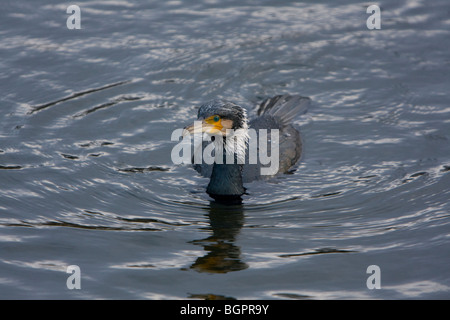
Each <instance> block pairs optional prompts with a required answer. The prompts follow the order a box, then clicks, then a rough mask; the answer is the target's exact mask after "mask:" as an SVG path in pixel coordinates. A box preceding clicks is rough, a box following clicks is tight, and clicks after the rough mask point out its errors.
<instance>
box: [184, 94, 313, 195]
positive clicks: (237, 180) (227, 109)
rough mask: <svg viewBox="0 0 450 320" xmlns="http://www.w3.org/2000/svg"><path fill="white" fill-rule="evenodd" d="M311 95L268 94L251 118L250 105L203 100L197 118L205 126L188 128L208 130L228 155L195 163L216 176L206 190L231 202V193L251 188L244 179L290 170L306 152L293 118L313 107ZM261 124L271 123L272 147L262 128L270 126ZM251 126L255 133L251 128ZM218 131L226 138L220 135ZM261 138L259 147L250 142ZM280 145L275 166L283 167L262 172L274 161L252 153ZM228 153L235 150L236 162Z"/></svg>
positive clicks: (186, 131) (268, 129) (217, 146)
mask: <svg viewBox="0 0 450 320" xmlns="http://www.w3.org/2000/svg"><path fill="white" fill-rule="evenodd" d="M310 101H311V100H310V99H309V98H307V97H302V96H299V95H278V96H274V97H272V98H267V99H266V100H264V101H263V102H262V103H261V104H260V105H259V107H258V108H257V110H256V114H257V117H255V118H254V119H252V120H250V121H249V120H248V119H247V112H246V110H245V109H244V108H242V107H240V106H238V105H237V104H235V103H233V102H230V101H226V100H212V101H209V102H207V103H205V104H203V105H202V106H201V107H200V109H199V110H198V117H197V120H198V121H201V127H199V126H198V125H197V126H196V125H194V124H192V125H190V126H187V127H185V128H184V134H185V135H186V134H189V133H190V134H196V133H202V134H203V133H204V132H206V133H207V134H208V135H209V136H210V138H211V141H213V143H214V146H215V150H221V149H222V150H223V153H222V157H223V161H217V160H218V159H219V160H220V155H219V156H218V157H216V159H215V161H214V163H212V164H208V163H205V162H204V161H202V162H201V163H194V169H195V170H197V171H198V172H199V173H200V174H201V175H202V176H205V177H209V178H210V182H209V184H208V187H207V190H206V192H207V193H208V194H209V195H210V196H211V197H212V198H214V199H216V200H225V202H227V201H228V200H230V199H236V198H239V199H240V197H241V195H243V194H244V193H245V188H244V186H243V184H244V183H247V182H251V181H254V180H260V179H265V178H268V177H273V176H274V175H276V174H278V173H286V172H288V171H289V169H290V168H291V167H292V166H293V165H295V164H296V163H297V161H298V160H299V159H300V156H301V153H302V141H301V137H300V133H299V131H297V130H296V129H295V128H294V126H293V125H292V121H293V119H294V118H295V117H296V116H297V115H299V114H302V113H305V112H306V111H307V109H308V106H309V104H310ZM261 129H266V132H267V142H266V143H267V144H266V146H267V147H266V148H267V149H263V150H261V147H262V145H261V140H260V139H259V138H260V137H261V132H262V131H264V130H261ZM274 129H278V144H275V145H273V144H271V143H272V141H271V140H272V139H273V138H276V137H277V136H276V135H274V132H275V131H276V130H275V131H274ZM250 131H251V133H253V135H252V134H249V133H250ZM218 137H219V138H221V139H217V138H218ZM264 137H265V136H264ZM257 142H259V143H257ZM209 143H210V142H208V141H204V142H203V143H202V145H201V147H202V150H204V148H205V147H206V146H207V144H209ZM252 143H253V144H252ZM255 143H257V144H256V145H257V148H256V149H251V147H250V145H255ZM263 143H264V142H263ZM274 143H276V141H274ZM271 146H272V147H271ZM273 146H276V147H277V148H273ZM275 149H278V150H279V154H278V162H277V163H276V166H275V168H276V169H277V170H275V172H272V173H271V174H270V175H268V174H262V171H261V169H263V168H267V167H268V165H267V161H266V162H265V163H263V161H261V159H260V157H256V158H257V162H256V163H255V162H254V159H255V158H253V162H252V161H250V160H251V159H252V158H251V155H250V154H249V153H250V152H249V151H251V152H255V151H256V152H257V153H258V154H259V153H260V152H261V151H266V155H267V153H273V151H274V150H275ZM227 155H228V156H230V155H231V158H232V160H234V161H233V163H230V161H227V159H226V157H227ZM253 156H255V155H253ZM271 156H273V154H271ZM228 159H229V158H228ZM266 159H267V158H266Z"/></svg>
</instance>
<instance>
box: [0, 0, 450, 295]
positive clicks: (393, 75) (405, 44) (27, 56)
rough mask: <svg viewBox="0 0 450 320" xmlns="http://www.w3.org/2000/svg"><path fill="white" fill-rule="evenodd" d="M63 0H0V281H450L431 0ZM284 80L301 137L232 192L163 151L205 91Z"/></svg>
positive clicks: (436, 6)
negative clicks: (233, 198) (290, 161)
mask: <svg viewBox="0 0 450 320" xmlns="http://www.w3.org/2000/svg"><path fill="white" fill-rule="evenodd" d="M77 4H78V5H79V6H80V8H81V27H82V29H81V30H68V29H67V27H66V19H67V18H68V16H69V15H68V14H66V9H67V6H68V5H67V4H66V3H63V2H61V1H46V2H45V4H36V2H35V1H29V0H28V1H27V0H21V1H16V2H8V3H7V4H5V5H2V11H1V13H0V21H1V22H0V23H1V31H0V90H1V92H2V95H1V98H0V107H1V109H0V110H1V117H0V297H1V298H3V299H36V298H38V299H61V298H62V299H72V298H73V299H212V298H225V299H354V298H356V299H360V298H363V299H416V298H419V299H435V298H438V299H448V298H449V297H450V272H449V268H448V266H449V264H450V258H449V249H450V245H449V236H450V233H449V231H450V228H449V222H450V217H449V212H450V205H449V203H448V199H449V195H450V143H449V139H450V135H449V133H450V130H449V129H450V108H449V103H448V101H449V95H448V88H449V87H450V78H449V74H450V64H449V54H448V53H449V51H450V42H449V41H448V39H449V35H450V31H449V26H450V7H449V5H448V3H447V2H446V1H444V0H442V1H434V2H433V6H430V5H426V3H425V1H406V0H405V1H396V2H394V3H392V2H391V1H381V2H379V5H380V7H381V9H382V24H381V27H382V28H381V30H368V29H367V27H366V19H367V18H368V17H369V15H368V14H367V13H366V8H367V6H369V5H370V4H371V3H361V2H359V1H333V2H331V1H319V2H317V1H314V2H313V1H311V2H310V1H304V2H298V1H295V2H294V1H292V2H290V1H258V2H256V1H234V2H227V4H226V5H225V4H222V3H221V2H216V1H206V0H205V1H200V2H199V1H195V2H193V1H164V2H152V3H150V4H149V3H144V2H141V1H120V0H119V1H95V2H94V1H78V3H77ZM285 93H289V94H301V95H304V96H309V97H310V98H311V99H312V100H313V104H312V107H311V108H310V110H309V111H308V113H307V114H306V115H304V116H302V117H298V118H297V119H296V120H295V124H296V126H297V127H298V128H299V130H301V133H302V137H303V143H304V154H303V157H302V159H301V161H300V162H299V163H298V165H297V166H295V168H293V169H294V170H293V171H292V172H291V173H290V174H287V175H283V176H280V177H277V178H275V179H273V180H271V181H268V182H254V183H250V184H248V185H247V186H246V187H247V191H248V194H246V195H245V196H244V198H243V203H242V205H234V206H224V205H221V204H218V203H215V202H214V201H212V199H210V198H209V197H208V195H207V194H206V193H205V188H206V186H207V183H208V180H207V179H205V178H202V177H200V176H199V175H198V174H197V172H196V171H194V170H193V169H192V168H191V167H189V166H178V165H174V164H173V163H172V161H171V159H170V152H171V150H172V148H173V146H174V143H173V142H171V141H170V136H171V133H172V131H173V130H175V129H177V128H181V127H184V126H185V125H187V124H189V123H191V122H192V121H193V120H194V119H195V115H196V110H197V108H198V106H199V105H200V104H201V103H202V102H204V101H207V100H209V99H213V98H225V99H229V100H232V101H235V102H236V103H239V104H241V105H242V106H245V107H246V108H247V109H248V111H249V114H250V115H252V114H253V113H254V107H255V105H256V104H257V103H259V102H261V101H262V100H263V99H264V98H267V97H270V96H273V95H277V94H285ZM69 265H78V266H79V267H80V269H81V287H82V288H81V290H69V289H68V288H67V287H66V280H67V277H68V276H69V275H68V274H67V273H66V268H67V266H69ZM370 265H377V266H379V267H380V270H381V289H379V290H376V289H374V290H369V289H368V288H367V286H366V280H367V278H368V277H369V274H367V273H366V270H367V267H368V266H370Z"/></svg>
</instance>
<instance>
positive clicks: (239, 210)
mask: <svg viewBox="0 0 450 320" xmlns="http://www.w3.org/2000/svg"><path fill="white" fill-rule="evenodd" d="M206 210H207V214H206V216H207V217H208V218H209V222H210V225H209V227H208V228H207V229H208V230H209V231H210V232H211V235H210V236H209V237H207V238H205V239H202V240H194V241H192V242H191V243H193V244H195V245H200V246H203V248H204V250H205V251H206V252H207V254H206V255H204V256H203V257H199V258H197V260H196V261H195V262H194V263H193V264H192V265H191V269H194V270H196V271H198V272H209V273H227V272H231V271H239V270H244V269H246V268H248V265H247V264H246V263H245V262H243V261H241V249H240V248H239V247H238V246H236V245H235V239H236V236H237V235H238V234H239V231H240V230H241V228H242V226H243V224H244V210H243V206H242V204H241V203H239V202H237V203H235V204H231V205H230V204H223V203H221V202H218V201H211V202H210V205H209V207H208V208H207V209H206Z"/></svg>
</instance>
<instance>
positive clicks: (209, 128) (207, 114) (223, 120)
mask: <svg viewBox="0 0 450 320" xmlns="http://www.w3.org/2000/svg"><path fill="white" fill-rule="evenodd" d="M197 120H198V121H201V127H200V126H194V124H192V125H190V126H187V127H185V128H184V129H185V130H186V131H187V132H188V133H194V134H195V133H203V132H206V133H208V134H210V135H217V134H220V135H222V136H224V137H226V136H227V135H233V133H234V132H233V131H237V130H239V129H244V130H247V112H246V111H245V109H243V108H242V107H240V106H238V105H236V104H234V103H232V102H229V101H224V100H212V101H209V102H207V103H205V104H203V105H202V106H201V107H200V109H199V110H198V116H197Z"/></svg>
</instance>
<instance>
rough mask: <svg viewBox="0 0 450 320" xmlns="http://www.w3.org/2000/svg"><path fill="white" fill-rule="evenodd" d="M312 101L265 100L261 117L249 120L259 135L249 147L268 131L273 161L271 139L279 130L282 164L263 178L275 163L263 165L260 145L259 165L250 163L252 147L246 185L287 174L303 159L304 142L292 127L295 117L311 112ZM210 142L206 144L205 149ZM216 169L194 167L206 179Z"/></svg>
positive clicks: (244, 173) (282, 97) (294, 98)
mask: <svg viewBox="0 0 450 320" xmlns="http://www.w3.org/2000/svg"><path fill="white" fill-rule="evenodd" d="M310 101H311V100H310V99H309V98H307V97H302V96H299V95H293V96H291V95H279V96H275V97H272V98H268V99H266V100H264V101H263V102H262V103H261V104H260V105H259V106H258V108H257V109H256V114H257V117H256V118H254V119H252V120H251V121H249V123H248V127H249V130H252V131H253V132H255V133H256V136H255V135H250V140H249V142H248V145H252V143H253V144H254V143H255V142H256V141H252V139H258V142H259V135H260V133H261V129H266V130H267V131H266V132H267V137H268V140H267V144H266V145H267V156H268V157H269V158H270V159H273V158H274V157H273V156H272V155H271V148H270V145H271V143H270V140H271V138H272V135H271V133H272V132H273V131H272V130H273V129H278V130H279V131H278V132H279V143H278V146H279V156H278V159H279V163H278V166H277V167H278V170H277V171H276V172H275V173H274V174H271V175H262V174H261V168H264V167H269V166H271V164H270V163H269V164H267V165H263V164H262V163H261V162H260V155H261V153H260V145H259V143H257V144H254V145H257V154H256V155H257V156H256V159H257V163H256V164H250V163H249V158H250V155H249V148H247V150H246V159H245V164H244V166H243V171H242V180H243V182H244V183H246V182H251V181H254V180H260V179H265V178H269V177H272V176H273V175H275V174H278V173H286V172H288V171H289V169H290V168H291V167H292V166H294V165H295V164H296V163H297V161H298V160H299V159H300V156H301V153H302V141H301V137H300V133H299V132H298V130H297V129H295V128H294V126H293V125H292V121H293V120H294V118H295V117H296V116H298V115H300V114H303V113H305V112H306V111H307V109H308V107H309V105H310ZM207 144H208V143H207V142H205V143H204V145H203V148H204V147H205V146H206V145H207ZM212 166H213V165H208V164H206V163H202V164H195V165H194V168H195V170H197V171H198V172H199V173H200V174H201V175H203V176H205V177H210V176H211V172H212Z"/></svg>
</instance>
